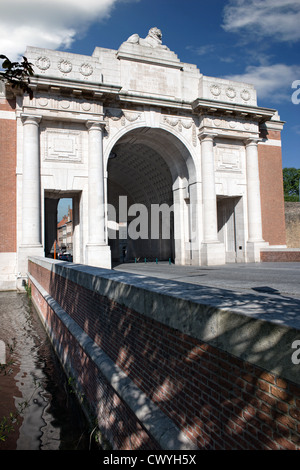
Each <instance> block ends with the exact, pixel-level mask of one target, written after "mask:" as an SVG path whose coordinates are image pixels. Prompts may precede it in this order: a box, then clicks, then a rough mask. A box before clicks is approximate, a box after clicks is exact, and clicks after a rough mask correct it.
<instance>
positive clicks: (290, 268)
mask: <svg viewBox="0 0 300 470" xmlns="http://www.w3.org/2000/svg"><path fill="white" fill-rule="evenodd" d="M114 272H115V273H119V274H120V275H122V277H120V281H122V280H123V281H126V282H133V280H134V282H135V283H136V284H139V285H140V287H142V288H148V287H149V288H152V289H153V290H155V291H156V292H158V293H166V294H168V295H171V296H175V297H179V298H182V299H184V298H185V299H190V300H192V301H193V302H196V303H201V304H206V305H210V306H212V307H218V308H221V309H225V310H228V309H229V310H230V311H231V312H236V313H239V314H242V315H246V316H250V317H252V318H257V319H260V320H264V321H265V320H266V321H268V322H272V323H276V324H278V325H282V326H286V327H292V328H296V329H297V330H300V263H253V264H252V263H249V264H227V265H225V266H210V267H204V266H203V267H201V266H200V267H194V266H176V265H174V264H171V265H169V263H168V262H160V263H158V264H156V263H141V262H140V263H128V264H120V265H118V266H115V267H114ZM124 275H125V277H124ZM126 276H128V278H127V279H126ZM122 278H123V279H122Z"/></svg>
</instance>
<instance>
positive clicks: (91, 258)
mask: <svg viewBox="0 0 300 470" xmlns="http://www.w3.org/2000/svg"><path fill="white" fill-rule="evenodd" d="M103 127H104V122H101V121H89V122H87V128H88V132H89V151H88V178H89V181H88V244H87V264H90V265H92V266H98V267H103V268H109V269H110V268H111V256H110V248H109V246H108V245H107V241H106V238H107V237H106V225H105V223H106V222H105V221H106V218H105V197H104V196H105V188H104V167H103Z"/></svg>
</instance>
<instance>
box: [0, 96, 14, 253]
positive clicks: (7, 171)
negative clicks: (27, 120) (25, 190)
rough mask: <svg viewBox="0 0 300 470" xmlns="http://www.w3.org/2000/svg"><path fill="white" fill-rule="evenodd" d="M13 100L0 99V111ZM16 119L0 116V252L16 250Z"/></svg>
mask: <svg viewBox="0 0 300 470" xmlns="http://www.w3.org/2000/svg"><path fill="white" fill-rule="evenodd" d="M14 106H15V103H14V101H6V100H4V99H2V100H1V99H0V111H12V110H13V109H14ZM16 146H17V132H16V121H14V120H11V119H1V117H0V168H1V171H0V188H1V193H0V221H1V223H0V240H1V243H0V252H3V253H4V252H16V229H17V228H16Z"/></svg>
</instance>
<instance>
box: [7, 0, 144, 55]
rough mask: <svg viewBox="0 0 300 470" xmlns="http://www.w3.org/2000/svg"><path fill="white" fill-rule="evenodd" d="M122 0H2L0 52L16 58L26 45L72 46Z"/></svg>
mask: <svg viewBox="0 0 300 470" xmlns="http://www.w3.org/2000/svg"><path fill="white" fill-rule="evenodd" d="M121 1H125V0H26V1H25V0H1V11H0V44H1V46H0V48H1V51H0V53H1V54H5V55H7V56H8V57H9V58H10V59H11V60H16V59H18V57H19V56H20V55H22V54H24V52H25V49H26V46H37V47H43V48H48V49H58V48H62V47H65V48H68V47H70V45H71V44H72V42H73V41H74V39H75V36H76V35H77V34H83V33H84V32H85V31H86V29H87V28H88V26H89V25H90V24H91V23H92V22H94V21H101V20H103V19H106V18H108V17H109V16H110V13H111V12H112V10H113V8H114V7H115V6H116V4H117V3H119V2H121ZM135 1H136V0H135Z"/></svg>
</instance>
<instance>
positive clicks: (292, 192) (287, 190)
mask: <svg viewBox="0 0 300 470" xmlns="http://www.w3.org/2000/svg"><path fill="white" fill-rule="evenodd" d="M299 181H300V169H297V168H283V190H284V200H285V201H299Z"/></svg>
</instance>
